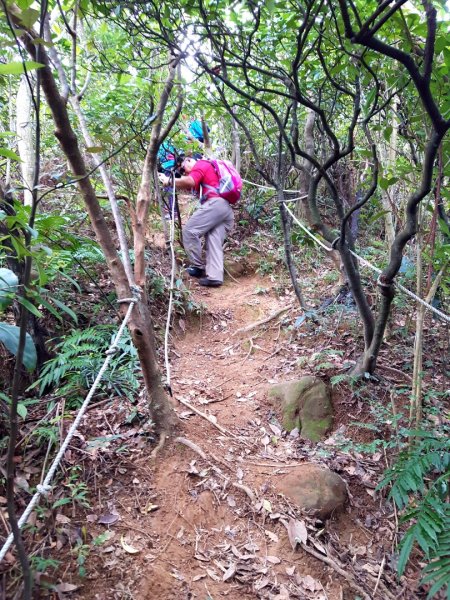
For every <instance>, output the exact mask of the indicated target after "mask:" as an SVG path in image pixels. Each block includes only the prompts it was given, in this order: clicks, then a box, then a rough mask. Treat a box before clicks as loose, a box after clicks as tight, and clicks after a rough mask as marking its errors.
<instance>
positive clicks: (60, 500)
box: [52, 498, 72, 508]
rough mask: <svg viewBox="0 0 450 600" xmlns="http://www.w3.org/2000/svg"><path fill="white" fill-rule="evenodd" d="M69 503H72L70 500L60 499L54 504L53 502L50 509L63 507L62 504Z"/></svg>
mask: <svg viewBox="0 0 450 600" xmlns="http://www.w3.org/2000/svg"><path fill="white" fill-rule="evenodd" d="M70 502H72V500H71V499H70V498H60V499H59V500H56V502H53V504H52V508H58V507H59V506H64V504H70Z"/></svg>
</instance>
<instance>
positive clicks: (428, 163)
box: [356, 130, 445, 373]
mask: <svg viewBox="0 0 450 600" xmlns="http://www.w3.org/2000/svg"><path fill="white" fill-rule="evenodd" d="M444 135H445V131H444V130H442V131H439V132H438V131H434V132H433V133H432V134H431V136H430V139H429V141H428V144H427V148H426V152H425V160H424V163H423V167H422V183H421V187H420V188H419V189H418V190H417V191H416V192H414V193H413V194H412V195H411V196H410V198H409V200H408V204H407V209H406V223H405V226H404V227H403V229H402V230H401V231H399V233H398V234H397V235H396V237H395V240H394V243H393V245H392V247H391V257H390V261H389V264H388V265H387V267H386V268H385V269H384V271H383V272H382V274H381V275H380V277H379V279H378V284H379V287H380V291H381V295H382V298H381V307H380V310H379V313H378V317H377V320H376V324H375V333H374V336H373V339H372V341H371V343H370V346H369V348H367V349H366V351H365V353H364V355H363V356H362V357H361V359H360V361H359V362H358V365H357V368H356V372H368V373H373V372H374V370H375V367H376V363H377V358H378V353H379V351H380V348H381V344H382V342H383V335H384V331H385V329H386V325H387V321H388V317H389V313H390V309H391V304H392V300H393V299H394V296H395V289H394V278H395V277H396V275H397V273H398V271H399V269H400V265H401V262H402V257H403V250H404V248H405V246H406V244H407V243H408V242H409V240H410V239H411V238H412V237H413V236H414V235H415V233H416V230H417V212H418V208H419V206H420V202H421V201H422V200H423V199H424V198H425V196H426V195H427V194H428V193H429V191H430V189H431V185H432V178H433V166H434V161H435V158H436V154H437V152H438V149H439V146H440V144H441V141H442V138H443V137H444Z"/></svg>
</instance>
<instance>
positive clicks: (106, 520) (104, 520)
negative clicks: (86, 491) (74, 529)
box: [97, 513, 119, 525]
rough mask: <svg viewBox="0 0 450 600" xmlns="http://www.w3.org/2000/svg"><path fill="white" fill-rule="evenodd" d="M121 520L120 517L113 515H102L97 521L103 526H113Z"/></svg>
mask: <svg viewBox="0 0 450 600" xmlns="http://www.w3.org/2000/svg"><path fill="white" fill-rule="evenodd" d="M118 520H119V515H116V514H113V513H107V514H106V515H101V516H100V517H99V518H98V519H97V523H101V524H102V525H112V524H113V523H116V521H118Z"/></svg>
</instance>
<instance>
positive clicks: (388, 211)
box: [381, 110, 398, 248]
mask: <svg viewBox="0 0 450 600" xmlns="http://www.w3.org/2000/svg"><path fill="white" fill-rule="evenodd" d="M391 126H392V133H391V138H390V145H389V150H388V152H387V156H386V167H387V169H389V170H390V169H392V167H393V166H394V164H395V158H396V155H397V137H398V136H397V134H398V119H397V115H396V111H395V110H393V111H392V121H391ZM396 188H397V186H396V185H395V186H393V187H392V188H391V189H392V196H393V197H394V198H395V196H396ZM381 202H382V205H383V210H384V236H385V239H386V241H387V243H388V247H389V248H391V247H392V244H393V243H394V239H395V227H394V213H393V211H392V206H391V199H390V196H389V193H388V191H387V190H383V192H382V194H381Z"/></svg>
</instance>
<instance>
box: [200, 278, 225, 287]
mask: <svg viewBox="0 0 450 600" xmlns="http://www.w3.org/2000/svg"><path fill="white" fill-rule="evenodd" d="M198 282H199V284H200V285H203V286H205V287H220V286H221V285H222V283H223V282H222V281H219V280H218V279H208V277H202V278H201V279H199V280H198Z"/></svg>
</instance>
